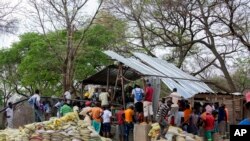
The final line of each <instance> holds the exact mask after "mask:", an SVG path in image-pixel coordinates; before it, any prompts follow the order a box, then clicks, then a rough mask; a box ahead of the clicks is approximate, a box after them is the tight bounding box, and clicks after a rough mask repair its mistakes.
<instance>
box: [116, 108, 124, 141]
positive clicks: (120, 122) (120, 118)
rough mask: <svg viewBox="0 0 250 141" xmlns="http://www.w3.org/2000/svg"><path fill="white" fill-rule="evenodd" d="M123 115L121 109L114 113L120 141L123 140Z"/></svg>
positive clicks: (122, 109)
mask: <svg viewBox="0 0 250 141" xmlns="http://www.w3.org/2000/svg"><path fill="white" fill-rule="evenodd" d="M123 114H124V108H123V107H121V108H120V110H119V111H118V112H117V113H116V119H117V123H118V132H119V139H120V141H123V140H124V118H123V116H122V115H123Z"/></svg>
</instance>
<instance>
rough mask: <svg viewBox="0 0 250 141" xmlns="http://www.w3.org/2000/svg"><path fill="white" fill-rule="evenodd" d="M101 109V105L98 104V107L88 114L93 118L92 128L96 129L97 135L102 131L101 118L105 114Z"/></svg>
mask: <svg viewBox="0 0 250 141" xmlns="http://www.w3.org/2000/svg"><path fill="white" fill-rule="evenodd" d="M100 107H101V104H100V103H96V107H93V108H91V109H90V110H89V111H88V112H87V115H88V116H90V117H91V120H92V126H93V127H94V129H95V131H96V132H97V133H100V130H101V117H102V114H103V110H102V109H101V108H100Z"/></svg>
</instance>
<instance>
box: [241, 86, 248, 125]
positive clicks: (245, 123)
mask: <svg viewBox="0 0 250 141" xmlns="http://www.w3.org/2000/svg"><path fill="white" fill-rule="evenodd" d="M245 99H246V104H245V107H246V109H247V111H248V112H250V91H249V92H247V93H246V94H245ZM239 125H250V116H248V117H247V118H245V119H244V120H242V121H241V122H240V123H239Z"/></svg>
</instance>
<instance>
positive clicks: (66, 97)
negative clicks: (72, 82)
mask: <svg viewBox="0 0 250 141" xmlns="http://www.w3.org/2000/svg"><path fill="white" fill-rule="evenodd" d="M63 96H64V98H65V99H66V100H67V104H70V103H71V93H70V91H69V90H68V91H66V92H65V93H64V94H63Z"/></svg>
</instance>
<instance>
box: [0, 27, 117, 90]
mask: <svg viewBox="0 0 250 141" xmlns="http://www.w3.org/2000/svg"><path fill="white" fill-rule="evenodd" d="M117 32H118V31H117ZM117 32H116V34H115V33H114V29H113V28H108V27H107V26H104V25H100V24H97V25H94V26H92V27H91V28H90V29H89V30H88V31H87V32H86V33H84V37H85V38H84V40H85V41H84V44H81V45H80V48H79V50H78V52H77V56H75V57H76V60H75V62H74V65H75V69H74V74H73V75H74V82H79V81H81V80H83V79H84V78H86V77H88V76H89V75H91V74H93V73H95V72H97V71H98V70H100V69H101V68H102V67H103V66H105V65H107V64H108V63H109V61H108V59H107V58H106V55H105V54H103V53H102V51H103V49H106V48H109V47H110V46H112V45H113V44H114V43H116V42H115V41H117ZM82 34H83V31H82V30H79V31H77V32H75V33H74V42H75V43H77V42H78V41H79V40H80V37H81V36H82ZM65 44H67V33H66V31H65V30H60V31H55V32H50V33H48V34H47V38H46V39H45V38H44V36H43V35H41V34H38V33H25V34H23V35H21V36H20V41H19V42H16V43H14V44H13V45H12V48H10V49H8V50H1V51H0V68H1V69H3V70H5V71H6V72H7V68H9V67H6V66H9V65H11V66H12V70H15V71H13V72H12V73H13V74H14V75H13V76H15V77H12V79H11V81H12V82H15V81H18V83H17V84H18V87H22V88H24V89H25V88H26V89H27V90H29V91H30V92H31V91H34V90H35V89H40V90H41V92H42V94H43V95H59V94H61V93H62V87H63V86H62V65H63V63H64V62H63V57H65V55H66V48H65ZM13 68H14V69H13ZM0 79H1V80H2V78H0ZM13 84H14V83H13ZM24 89H22V90H24ZM27 90H26V92H27ZM24 91H25V90H24Z"/></svg>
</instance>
